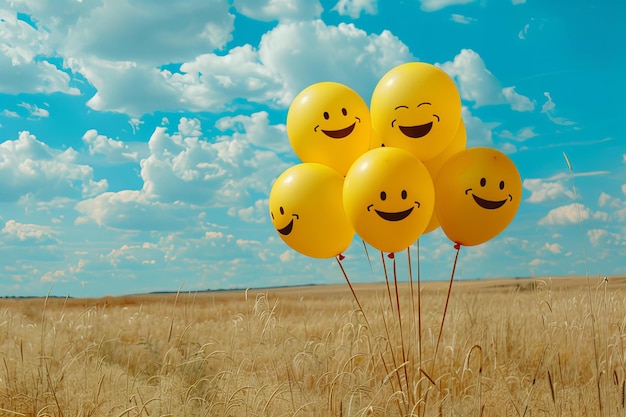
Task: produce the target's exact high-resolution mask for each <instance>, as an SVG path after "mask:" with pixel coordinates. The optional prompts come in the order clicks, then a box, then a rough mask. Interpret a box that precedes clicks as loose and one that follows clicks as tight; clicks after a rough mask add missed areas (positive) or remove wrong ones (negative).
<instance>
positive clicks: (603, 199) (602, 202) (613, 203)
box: [598, 191, 622, 208]
mask: <svg viewBox="0 0 626 417" xmlns="http://www.w3.org/2000/svg"><path fill="white" fill-rule="evenodd" d="M598 206H600V207H607V206H608V207H614V208H619V207H621V206H622V200H620V199H619V198H615V197H612V196H611V195H609V194H607V193H605V192H604V191H603V192H601V193H600V196H599V197H598Z"/></svg>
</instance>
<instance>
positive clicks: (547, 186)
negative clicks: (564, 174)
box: [522, 178, 574, 203]
mask: <svg viewBox="0 0 626 417" xmlns="http://www.w3.org/2000/svg"><path fill="white" fill-rule="evenodd" d="M522 185H523V187H524V188H525V189H527V190H528V191H530V193H531V194H530V197H528V198H527V199H526V201H528V202H529V203H543V202H544V201H548V200H556V199H557V198H560V197H567V198H570V199H573V198H574V193H573V192H572V191H571V190H568V189H567V188H566V187H565V186H564V185H563V183H562V182H560V181H546V180H543V179H540V178H526V179H524V181H523V183H522Z"/></svg>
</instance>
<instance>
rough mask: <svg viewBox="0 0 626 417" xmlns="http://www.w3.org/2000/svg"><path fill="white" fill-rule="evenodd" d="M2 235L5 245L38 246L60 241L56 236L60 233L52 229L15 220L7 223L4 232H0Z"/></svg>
mask: <svg viewBox="0 0 626 417" xmlns="http://www.w3.org/2000/svg"><path fill="white" fill-rule="evenodd" d="M0 233H2V235H3V241H4V242H5V243H13V244H15V243H21V244H25V243H28V244H37V245H42V244H56V243H58V240H57V239H56V238H55V235H56V234H58V233H57V232H55V231H54V230H53V229H52V228H51V227H49V226H41V225H37V224H28V223H19V222H17V221H15V220H9V221H7V222H6V223H5V224H4V227H3V228H2V230H0Z"/></svg>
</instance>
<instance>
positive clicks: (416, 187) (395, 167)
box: [343, 147, 435, 252]
mask: <svg viewBox="0 0 626 417" xmlns="http://www.w3.org/2000/svg"><path fill="white" fill-rule="evenodd" d="M343 201H344V207H345V210H346V214H347V216H348V219H349V220H350V223H351V224H352V226H353V227H354V230H355V231H356V232H357V234H358V235H359V236H361V238H362V239H363V240H364V241H366V242H367V243H369V244H370V245H372V246H374V247H375V248H376V249H379V250H381V251H385V252H397V251H400V250H403V249H406V248H407V247H408V246H409V245H411V243H413V242H414V241H416V240H417V238H418V237H419V236H420V235H421V234H422V232H423V231H424V229H425V228H426V225H427V224H428V221H429V220H430V218H431V215H432V213H433V210H434V205H435V192H434V186H433V182H432V179H431V177H430V174H429V173H428V170H427V169H426V167H425V166H424V164H423V163H422V162H420V161H419V160H418V159H417V158H415V157H414V156H413V155H411V154H410V153H409V152H407V151H405V150H403V149H399V148H390V147H384V148H376V149H372V150H370V151H368V152H366V153H365V154H363V155H362V156H361V157H359V158H358V159H357V160H356V161H355V162H354V164H353V165H352V167H351V168H350V170H349V171H348V173H347V175H346V179H345V182H344V186H343Z"/></svg>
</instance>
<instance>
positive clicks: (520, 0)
mask: <svg viewBox="0 0 626 417" xmlns="http://www.w3.org/2000/svg"><path fill="white" fill-rule="evenodd" d="M524 3H526V0H513V4H524Z"/></svg>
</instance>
